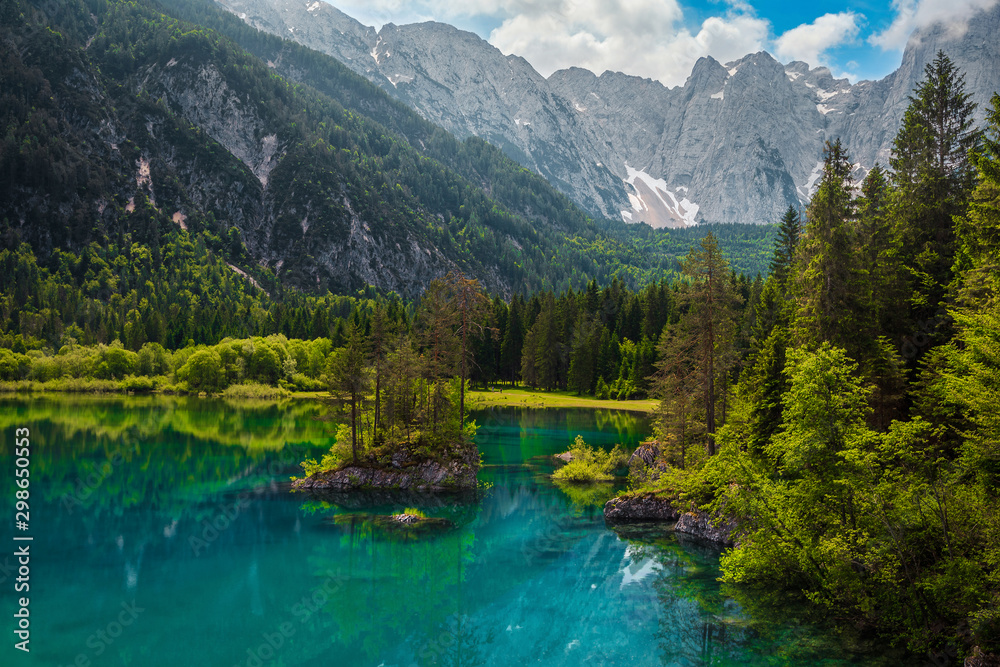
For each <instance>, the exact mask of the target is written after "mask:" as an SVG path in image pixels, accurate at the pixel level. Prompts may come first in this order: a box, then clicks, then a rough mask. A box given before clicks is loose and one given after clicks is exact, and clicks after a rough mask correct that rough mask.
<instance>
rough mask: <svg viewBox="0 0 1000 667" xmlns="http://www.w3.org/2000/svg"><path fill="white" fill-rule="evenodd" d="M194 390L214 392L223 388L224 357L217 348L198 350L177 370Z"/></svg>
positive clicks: (178, 375)
mask: <svg viewBox="0 0 1000 667" xmlns="http://www.w3.org/2000/svg"><path fill="white" fill-rule="evenodd" d="M177 377H178V378H180V379H181V380H183V381H184V382H187V384H188V387H190V388H191V389H192V390H193V391H204V392H214V391H219V390H220V389H222V385H223V376H222V359H221V358H220V357H219V353H218V352H216V351H215V350H198V351H197V352H195V353H194V354H192V355H191V356H190V357H188V360H187V361H186V362H185V363H184V365H183V366H181V367H180V369H179V370H178V371H177Z"/></svg>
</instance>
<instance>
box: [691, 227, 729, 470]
mask: <svg viewBox="0 0 1000 667" xmlns="http://www.w3.org/2000/svg"><path fill="white" fill-rule="evenodd" d="M683 271H684V275H685V276H687V277H688V278H689V279H690V280H691V282H690V285H689V286H688V287H687V288H686V289H685V290H684V291H683V292H682V293H681V300H682V304H683V305H686V306H687V308H688V312H687V313H686V314H685V315H684V316H683V318H682V319H687V320H688V321H689V324H687V326H685V327H684V328H683V331H684V334H685V335H686V336H688V337H689V338H690V340H691V341H692V343H693V344H692V348H693V352H692V354H693V357H694V363H695V367H696V368H697V375H698V376H699V380H698V384H699V387H700V389H701V394H702V404H703V407H704V415H705V436H706V438H707V442H706V445H707V447H706V449H707V451H708V453H709V455H712V454H715V449H716V447H715V431H716V428H717V426H718V423H717V414H716V408H717V406H718V404H719V403H720V401H722V403H723V405H725V398H726V394H727V392H728V384H729V380H730V377H729V376H730V372H731V371H732V369H733V367H734V365H735V364H736V354H735V349H734V347H733V339H734V333H735V324H736V308H737V306H739V305H740V304H741V303H742V298H741V297H740V296H739V295H738V294H737V293H736V291H735V290H734V288H733V283H732V282H731V281H730V272H729V263H728V262H727V261H726V258H725V257H724V256H723V254H722V251H721V249H720V248H719V244H718V241H717V240H716V238H715V235H714V234H712V233H711V232H709V233H708V234H707V235H706V236H705V237H704V238H703V239H702V241H701V243H700V245H699V247H698V248H697V249H692V250H691V252H689V253H688V256H687V258H686V259H685V260H684V264H683ZM721 416H722V417H723V420H724V419H725V414H724V409H723V411H722V415H721Z"/></svg>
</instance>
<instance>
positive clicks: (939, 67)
mask: <svg viewBox="0 0 1000 667" xmlns="http://www.w3.org/2000/svg"><path fill="white" fill-rule="evenodd" d="M913 92H914V95H913V96H911V97H910V106H909V107H908V108H907V110H906V114H905V115H904V116H903V125H902V127H901V128H900V130H899V133H898V134H897V135H896V140H895V143H894V144H893V156H892V158H891V159H890V166H891V167H892V170H893V177H892V178H893V184H894V185H895V188H896V196H895V197H894V202H893V213H894V216H895V218H896V225H897V226H898V230H897V233H898V235H899V237H900V239H901V241H902V247H903V249H904V250H905V255H904V256H903V257H902V258H901V259H902V261H903V264H904V266H906V267H907V268H908V269H909V271H910V274H911V276H910V283H911V292H910V302H911V308H910V313H911V318H910V319H911V327H913V326H916V324H917V323H918V322H926V321H927V320H929V319H930V318H931V317H932V316H933V315H934V314H935V312H936V311H937V310H938V308H939V307H940V305H941V302H942V300H943V299H944V296H945V288H946V286H947V285H948V284H949V283H950V281H951V276H952V274H951V270H952V264H953V261H954V255H955V233H954V223H953V220H952V218H953V216H955V215H960V214H962V213H963V211H964V209H965V206H966V203H967V201H968V197H969V194H970V193H971V191H972V189H973V187H974V185H975V170H974V168H973V165H972V164H971V162H970V161H969V157H968V156H969V152H970V150H973V149H975V148H976V146H977V145H978V144H979V141H980V136H981V134H980V132H979V131H978V130H977V129H976V128H975V127H974V124H973V113H974V112H975V109H976V104H975V103H974V102H972V99H971V94H970V93H967V92H965V75H964V74H961V73H960V72H959V71H958V68H957V67H956V66H955V65H954V64H953V63H952V62H951V60H950V59H949V58H948V57H947V56H946V55H945V54H944V53H943V52H940V51H939V52H938V54H937V57H936V58H935V59H934V61H933V62H931V63H929V64H928V65H927V67H926V68H925V70H924V79H923V80H922V81H921V82H920V83H919V84H918V85H917V87H916V88H915V89H914V91H913ZM926 333H930V334H931V335H932V336H933V334H934V333H935V332H933V331H931V332H926Z"/></svg>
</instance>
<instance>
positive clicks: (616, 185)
mask: <svg viewBox="0 0 1000 667" xmlns="http://www.w3.org/2000/svg"><path fill="white" fill-rule="evenodd" d="M219 1H220V4H222V5H223V6H224V7H226V8H227V9H229V11H231V12H233V13H234V14H236V15H238V16H239V17H240V18H241V19H243V20H244V21H246V22H247V23H248V24H249V25H253V26H255V27H258V28H260V29H262V30H265V31H268V32H271V33H273V34H276V35H282V36H286V37H291V38H292V39H295V40H296V41H298V42H300V43H302V44H304V45H306V46H309V47H311V48H313V49H316V50H319V51H322V52H324V53H328V54H330V55H332V56H334V57H336V58H338V59H339V60H341V61H342V62H343V63H344V64H346V65H347V66H348V67H350V68H351V69H353V70H354V71H355V72H357V73H359V74H361V75H363V76H365V77H367V78H368V79H369V80H371V81H372V82H374V83H376V84H377V85H379V86H380V87H382V88H383V89H384V90H386V91H387V92H389V93H390V94H391V95H393V96H395V97H396V98H398V99H399V100H401V101H404V102H406V103H407V104H409V105H411V106H412V107H413V108H414V109H416V110H417V111H419V112H420V114H421V115H422V116H424V117H425V118H427V119H429V120H432V121H433V122H435V123H438V124H440V125H441V126H443V127H445V128H446V129H448V130H450V131H451V132H453V133H455V134H456V135H457V136H459V137H466V136H470V135H474V136H477V137H481V138H483V139H485V140H487V141H489V142H490V143H492V144H494V145H495V146H498V147H500V148H501V149H502V150H503V151H504V152H505V153H506V154H507V155H508V156H510V157H511V158H513V159H514V160H517V161H518V162H519V163H521V164H522V165H525V166H526V167H528V168H530V169H532V170H533V171H535V172H537V173H539V174H541V175H542V176H544V177H545V178H546V179H548V180H549V181H550V182H551V183H553V184H554V185H555V186H556V187H557V188H558V189H559V190H561V191H562V192H563V193H565V194H567V195H569V196H570V197H571V198H572V199H573V200H574V201H575V202H576V203H578V204H579V205H580V206H582V207H583V208H584V209H586V210H588V211H591V212H592V213H593V214H595V215H600V216H605V217H608V218H620V219H623V220H625V221H627V222H639V221H643V222H647V223H649V224H650V225H652V226H654V227H677V226H686V225H690V224H694V223H697V222H713V223H718V222H739V223H763V222H774V221H776V220H778V218H779V217H780V215H781V213H782V212H783V211H784V210H785V209H786V208H787V207H788V206H789V205H793V206H797V205H799V204H804V203H805V202H807V201H808V199H809V197H810V195H811V194H812V192H813V190H814V188H815V187H816V184H817V180H818V178H819V173H820V168H819V167H820V165H821V161H822V150H823V145H824V142H825V141H826V140H833V139H836V138H838V137H839V138H840V139H841V140H842V142H843V143H844V144H845V146H846V148H847V151H848V154H849V155H850V156H851V157H852V158H853V159H854V161H855V162H856V164H857V167H858V170H857V175H858V176H863V174H864V173H865V172H866V171H867V169H870V168H871V167H872V166H873V165H874V164H875V162H876V161H878V162H881V163H882V164H883V165H885V164H886V163H887V161H888V155H889V151H890V149H891V145H892V140H893V139H894V137H895V135H896V131H897V129H898V127H899V121H900V119H901V118H902V115H903V112H904V111H905V109H906V106H907V104H908V99H907V96H908V95H909V94H910V93H911V91H912V89H913V87H914V86H915V84H916V83H917V82H918V81H919V80H920V79H921V78H922V76H923V68H924V65H925V64H926V63H928V62H930V61H931V60H932V59H933V57H934V55H935V54H936V53H937V51H938V50H939V49H940V50H943V51H944V52H945V53H946V54H947V55H948V56H949V57H950V58H951V59H952V60H953V61H954V62H955V63H956V65H958V66H959V67H960V68H961V70H962V71H964V72H965V73H966V82H967V88H968V90H969V91H970V92H972V94H973V98H974V100H975V101H977V102H978V103H979V104H980V110H982V108H983V106H984V105H985V103H986V102H987V101H988V99H989V95H990V94H991V93H992V92H993V91H996V90H1000V40H997V39H996V35H997V34H998V31H1000V5H996V6H994V7H993V8H992V9H989V10H985V11H983V12H980V14H979V15H977V16H974V17H973V18H972V19H971V20H970V21H969V22H968V25H967V26H966V27H965V29H964V30H956V28H955V27H954V26H944V25H936V26H932V27H931V28H929V29H926V30H922V31H919V32H916V33H914V34H913V35H912V36H911V38H910V40H909V43H908V44H907V47H906V49H905V51H904V54H903V60H902V64H901V66H900V67H899V69H898V70H896V71H895V72H893V73H892V74H890V75H889V76H887V77H885V78H883V79H881V80H879V81H862V82H859V83H857V84H854V85H852V84H851V83H850V82H849V81H848V80H847V79H835V78H834V77H833V76H832V74H831V73H830V70H829V69H827V68H825V67H817V68H812V69H810V67H809V66H808V65H807V64H806V63H802V62H791V63H788V64H787V65H783V64H781V63H779V62H778V61H777V60H775V59H774V58H773V57H772V56H770V55H769V54H768V53H766V52H760V53H755V54H750V55H747V56H745V57H743V58H741V59H739V60H736V61H734V62H730V63H726V64H721V63H719V62H717V61H715V60H714V59H712V58H710V57H708V58H702V59H700V60H699V61H698V62H697V63H696V64H695V66H694V68H693V70H692V72H691V75H690V76H689V77H688V79H687V81H686V82H685V84H684V85H683V86H678V87H676V88H672V89H671V88H666V87H665V86H663V85H661V84H660V83H658V82H656V81H652V80H650V79H642V78H639V77H634V76H628V75H625V74H621V73H615V72H605V73H603V74H602V75H600V76H596V75H594V74H593V73H591V72H589V71H586V70H581V69H569V70H561V71H557V72H555V73H553V74H552V75H551V76H550V77H549V78H548V79H546V78H544V77H542V76H541V75H539V74H538V73H537V72H536V71H535V70H534V69H533V68H532V67H531V66H530V65H529V64H528V63H527V62H526V61H525V60H524V59H523V58H520V57H517V56H514V55H511V56H504V55H503V54H502V53H501V52H500V51H499V50H497V49H496V48H494V47H493V46H491V45H490V44H488V43H487V42H485V41H484V40H482V39H480V38H479V37H478V36H476V35H474V34H472V33H469V32H464V31H461V30H458V29H456V28H454V27H451V26H448V25H444V24H441V23H433V22H430V23H420V24H414V25H405V26H396V25H393V24H386V25H385V26H383V27H382V29H381V30H379V31H377V32H376V31H375V30H374V28H371V27H367V26H363V25H361V24H360V23H359V22H357V21H355V20H354V19H352V18H350V17H349V16H347V15H346V14H344V13H343V12H341V11H339V10H337V9H336V8H334V7H332V6H331V5H328V4H326V3H324V2H320V1H319V0H308V1H307V0H219Z"/></svg>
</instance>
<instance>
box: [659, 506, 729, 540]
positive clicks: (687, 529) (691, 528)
mask: <svg viewBox="0 0 1000 667" xmlns="http://www.w3.org/2000/svg"><path fill="white" fill-rule="evenodd" d="M735 529H736V520H735V519H726V518H723V517H716V516H712V515H710V514H708V513H707V512H702V511H700V510H694V511H691V512H685V513H684V514H682V515H681V516H680V518H678V519H677V524H676V525H675V526H674V530H675V531H677V532H679V533H686V534H688V535H692V536H694V537H699V538H701V539H703V540H709V541H710V542H717V543H719V544H722V545H725V546H730V547H731V546H733V531H734V530H735Z"/></svg>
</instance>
